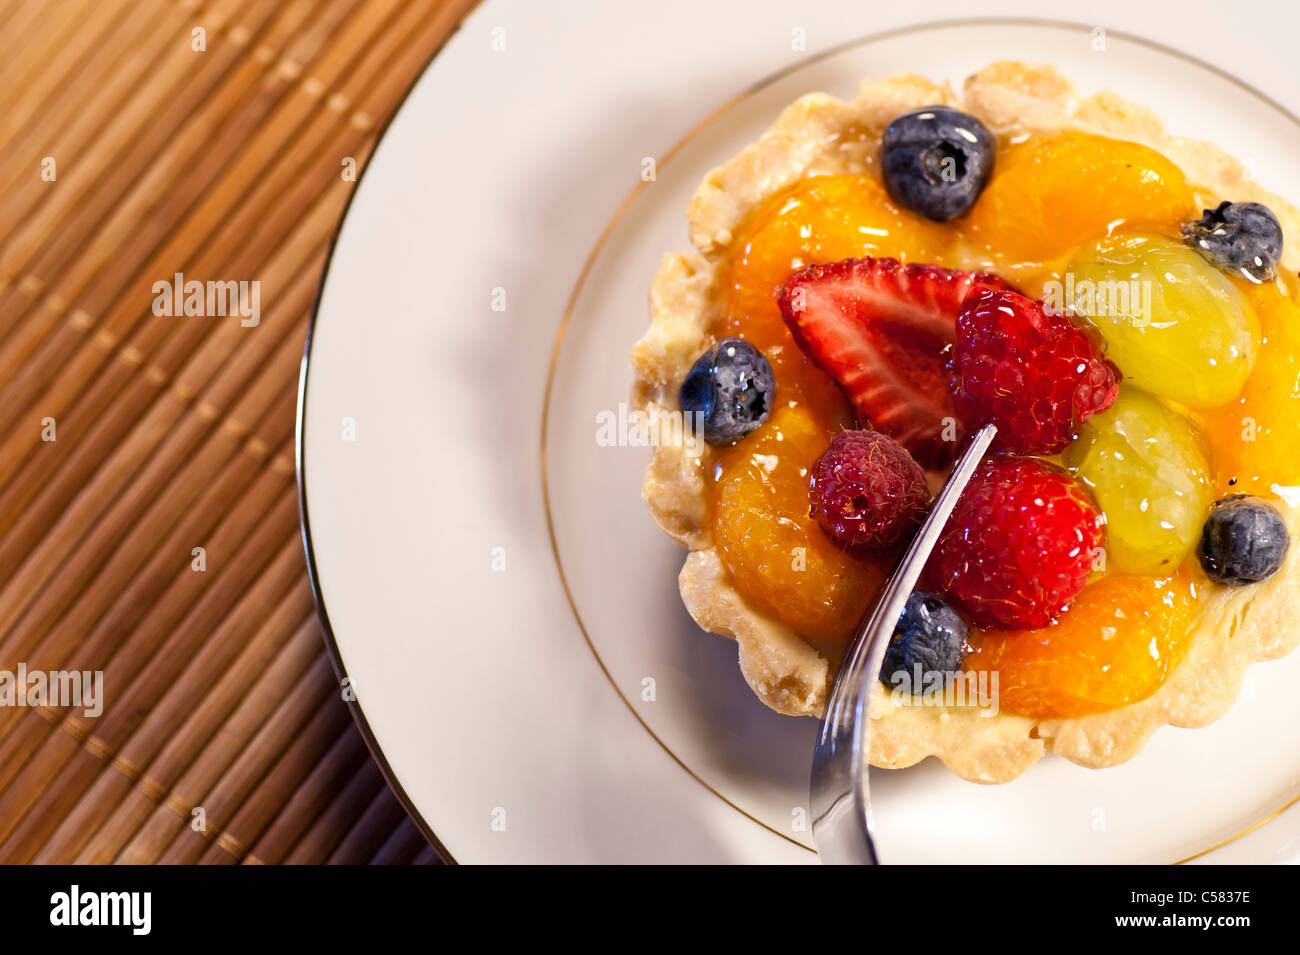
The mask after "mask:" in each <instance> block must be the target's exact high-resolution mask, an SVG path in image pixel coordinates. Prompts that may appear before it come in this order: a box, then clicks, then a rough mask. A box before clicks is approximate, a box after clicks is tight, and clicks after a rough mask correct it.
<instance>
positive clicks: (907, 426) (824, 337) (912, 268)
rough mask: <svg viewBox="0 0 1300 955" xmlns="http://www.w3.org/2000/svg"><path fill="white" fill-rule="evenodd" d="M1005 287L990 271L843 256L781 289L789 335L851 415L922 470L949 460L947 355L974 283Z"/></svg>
mask: <svg viewBox="0 0 1300 955" xmlns="http://www.w3.org/2000/svg"><path fill="white" fill-rule="evenodd" d="M977 284H979V285H992V286H994V287H996V288H1004V289H1005V288H1010V286H1008V285H1007V284H1006V283H1005V282H1003V281H1002V280H1001V279H1000V278H998V277H997V276H995V275H989V274H987V273H983V272H961V271H957V270H955V269H944V268H940V267H939V266H937V265H924V264H920V263H909V264H907V265H904V264H903V263H901V262H899V261H898V260H897V259H875V258H870V257H868V258H861V259H845V260H844V261H842V262H835V263H833V264H831V265H812V266H809V267H807V268H804V269H800V270H799V271H797V272H795V273H794V274H792V275H791V276H790V278H789V279H787V280H786V283H785V285H783V286H782V287H781V289H780V290H779V292H778V298H777V301H778V303H779V304H780V306H781V314H782V315H784V316H785V322H786V324H787V325H788V326H790V331H791V332H793V333H794V337H795V341H797V342H798V343H799V346H800V347H801V348H802V349H803V350H804V351H805V352H806V353H807V354H808V355H809V356H810V357H811V358H812V359H813V361H814V362H816V363H817V365H818V366H819V367H820V368H821V369H822V370H823V371H825V372H826V373H827V374H829V375H830V376H831V377H832V378H834V379H835V380H836V381H837V382H839V385H840V387H841V388H842V389H844V392H845V394H846V395H848V397H849V400H850V401H852V402H853V406H854V407H855V408H857V411H858V416H859V417H860V418H862V419H863V420H865V421H867V422H869V423H870V424H871V426H872V427H874V428H875V429H876V430H877V431H883V432H884V433H885V434H887V435H889V436H890V437H891V438H893V439H894V440H895V441H897V442H898V443H899V444H901V445H902V446H903V447H905V448H907V450H908V451H910V452H911V453H912V456H913V457H915V458H916V460H917V461H918V462H919V463H920V464H921V465H922V466H924V467H928V468H943V467H946V466H947V465H949V464H951V463H952V459H953V457H954V456H955V453H956V450H957V447H958V443H959V441H960V438H961V429H960V425H958V426H957V427H956V433H955V434H954V433H953V432H952V430H950V431H949V433H948V435H947V437H948V440H944V424H945V419H949V420H950V421H956V420H957V415H956V412H955V411H954V408H953V399H952V393H951V391H950V389H949V383H948V379H949V374H950V373H949V369H948V355H947V354H946V352H945V350H946V349H947V348H948V346H950V345H952V344H953V343H954V341H955V340H956V319H957V314H958V312H960V311H961V303H962V299H964V298H965V297H966V293H967V291H969V290H970V288H971V286H973V285H977Z"/></svg>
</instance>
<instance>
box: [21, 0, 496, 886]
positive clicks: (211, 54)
mask: <svg viewBox="0 0 1300 955" xmlns="http://www.w3.org/2000/svg"><path fill="white" fill-rule="evenodd" d="M471 5H472V0H0V104H3V106H2V107H0V670H7V671H9V672H11V673H16V672H17V670H18V666H19V664H20V663H22V664H25V666H26V669H27V671H28V672H35V671H42V672H48V671H54V670H64V671H66V670H91V671H94V670H99V671H102V672H103V685H104V691H103V711H102V713H101V714H100V715H98V716H96V717H90V716H87V715H86V713H85V708H84V707H82V708H77V707H56V706H50V705H44V706H26V707H19V706H0V862H4V863H15V862H29V861H37V862H113V861H118V862H134V863H148V862H214V863H235V862H264V863H278V862H294V863H320V862H343V863H360V862H374V863H410V862H416V863H426V862H433V861H436V859H437V856H436V853H435V852H434V850H433V849H432V848H431V847H430V846H429V845H427V844H426V843H425V841H424V839H423V837H422V836H421V835H420V833H419V831H418V830H417V829H416V827H415V825H414V824H413V823H412V822H411V821H410V820H409V819H408V818H407V817H406V815H405V813H404V812H403V811H402V808H401V807H400V805H399V804H398V803H397V801H396V799H395V798H394V797H393V795H392V794H391V792H390V791H389V789H388V787H387V786H386V785H385V783H384V781H383V778H382V776H381V775H380V772H379V769H378V767H377V766H376V765H375V763H374V762H373V760H372V759H371V758H370V755H369V753H368V752H367V750H366V747H365V744H364V743H363V741H362V739H361V736H360V734H359V733H358V732H357V730H356V728H355V727H354V725H353V723H352V721H351V719H350V717H349V714H348V712H347V709H346V707H345V705H344V704H343V702H342V699H341V694H340V691H339V687H338V684H337V681H336V679H335V676H334V674H333V672H332V670H331V668H330V664H329V661H328V659H327V657H326V656H325V652H324V648H323V643H322V640H321V634H320V631H319V629H318V626H317V620H316V616H315V610H314V607H313V604H312V597H311V590H310V586H309V584H308V580H307V575H306V569H305V564H304V559H303V553H302V545H301V543H300V540H299V536H298V521H297V505H296V492H295V484H294V469H293V426H294V410H295V409H294V405H295V398H296V394H297V370H298V363H299V359H300V357H301V354H302V346H303V340H304V336H305V333H306V328H307V321H308V316H309V314H310V310H311V307H312V301H313V297H314V295H315V291H316V287H317V283H318V281H319V278H320V274H321V268H322V265H323V262H324V253H325V249H326V246H327V244H328V242H329V239H330V237H331V235H332V234H333V232H334V229H335V226H336V224H337V222H338V219H339V216H340V214H341V213H342V210H343V207H344V203H345V202H346V200H347V197H348V194H349V191H350V190H351V189H352V187H353V181H352V179H353V177H351V176H349V175H347V163H346V162H345V160H346V159H348V158H351V159H352V160H354V161H355V165H356V167H357V168H360V167H361V166H362V165H364V162H365V158H366V157H367V156H368V155H369V152H370V150H371V148H372V147H373V146H374V143H375V140H376V137H377V135H378V133H379V130H380V129H381V128H382V126H383V124H384V123H385V121H386V120H387V119H388V117H389V116H390V115H391V114H392V112H393V111H394V110H395V109H396V107H397V105H398V103H399V102H400V100H401V98H402V96H403V94H404V93H405V91H406V90H407V88H408V87H409V86H410V85H411V83H412V82H413V81H414V80H415V78H416V77H417V76H418V74H419V73H420V70H421V68H422V67H423V66H424V65H425V63H426V62H427V61H428V60H429V58H430V57H431V56H432V55H433V53H434V52H435V51H436V50H437V49H438V47H439V46H440V45H441V44H442V42H443V41H444V40H445V39H446V38H447V37H448V36H449V34H450V33H451V32H452V31H453V30H454V29H455V27H456V25H457V24H458V23H459V22H460V20H461V19H462V17H463V16H464V14H465V13H466V12H467V10H468V8H469V7H470V6H471ZM176 273H182V274H183V275H184V276H185V279H186V280H191V279H193V280H198V281H201V282H208V281H241V280H242V281H248V282H254V281H255V282H257V283H259V286H260V322H259V323H258V324H257V325H256V326H255V327H245V325H244V324H243V323H241V321H240V318H239V317H238V316H229V315H227V316H224V317H215V316H213V317H200V316H188V317H185V316H181V317H166V316H160V315H158V314H156V313H155V310H154V299H155V292H154V291H153V286H154V283H156V282H159V281H164V282H170V281H172V280H173V277H174V275H175V274H176ZM195 548H202V550H201V551H196V550H195ZM200 823H201V824H202V825H200ZM200 830H201V831H200Z"/></svg>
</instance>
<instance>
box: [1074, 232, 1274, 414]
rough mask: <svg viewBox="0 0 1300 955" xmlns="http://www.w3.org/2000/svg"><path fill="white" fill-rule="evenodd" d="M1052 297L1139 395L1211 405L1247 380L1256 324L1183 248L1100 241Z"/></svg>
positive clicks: (1144, 241) (1148, 239)
mask: <svg viewBox="0 0 1300 955" xmlns="http://www.w3.org/2000/svg"><path fill="white" fill-rule="evenodd" d="M1059 291H1060V298H1061V301H1062V302H1063V303H1064V304H1065V305H1066V306H1067V307H1072V308H1073V310H1074V313H1075V314H1076V315H1079V316H1080V317H1083V318H1086V319H1087V320H1088V321H1090V322H1092V324H1094V325H1095V326H1096V327H1097V329H1098V330H1099V331H1100V332H1101V334H1102V336H1103V337H1104V338H1105V339H1106V346H1107V350H1106V354H1107V357H1109V358H1110V360H1111V361H1113V362H1115V364H1116V365H1118V366H1119V370H1120V371H1121V372H1123V374H1124V378H1125V379H1126V380H1128V381H1129V382H1131V383H1132V384H1135V385H1137V386H1138V387H1139V388H1141V389H1142V390H1143V391H1148V392H1151V393H1152V394H1155V395H1160V396H1162V397H1165V398H1169V399H1170V400H1172V401H1177V402H1180V403H1181V404H1185V405H1191V406H1193V407H1198V408H1213V407H1217V406H1218V405H1222V404H1226V403H1227V402H1229V401H1231V400H1232V399H1233V398H1235V397H1237V395H1238V394H1240V393H1241V389H1242V387H1243V386H1244V385H1245V383H1246V378H1247V377H1248V376H1249V375H1250V369H1251V366H1252V365H1253V364H1254V362H1255V355H1256V353H1257V352H1258V350H1259V339H1260V329H1259V318H1258V316H1256V314H1255V310H1254V308H1253V307H1252V306H1251V304H1250V303H1249V302H1248V301H1247V300H1246V297H1245V296H1244V295H1242V293H1241V292H1240V290H1238V289H1237V287H1236V286H1235V285H1233V284H1232V281H1231V280H1230V279H1229V278H1228V277H1227V276H1226V275H1224V274H1223V273H1222V272H1220V271H1219V270H1218V269H1216V268H1215V267H1214V266H1212V265H1210V264H1209V263H1208V262H1206V261H1205V259H1204V258H1202V257H1201V255H1200V254H1199V253H1198V252H1196V251H1195V250H1193V249H1190V248H1188V247H1187V246H1184V245H1178V244H1176V243H1174V242H1172V241H1170V240H1169V239H1165V238H1163V237H1159V236H1152V235H1130V236H1125V237H1115V236H1112V237H1107V238H1105V239H1103V240H1102V241H1101V242H1099V243H1098V244H1097V245H1096V246H1095V247H1094V248H1093V249H1091V250H1090V251H1088V252H1087V253H1085V254H1084V255H1082V256H1081V257H1080V258H1078V259H1077V260H1076V261H1075V262H1074V263H1073V264H1072V265H1071V266H1070V269H1069V270H1068V271H1067V273H1066V276H1065V282H1064V283H1063V285H1062V287H1061V289H1060V290H1059ZM1049 304H1050V300H1049Z"/></svg>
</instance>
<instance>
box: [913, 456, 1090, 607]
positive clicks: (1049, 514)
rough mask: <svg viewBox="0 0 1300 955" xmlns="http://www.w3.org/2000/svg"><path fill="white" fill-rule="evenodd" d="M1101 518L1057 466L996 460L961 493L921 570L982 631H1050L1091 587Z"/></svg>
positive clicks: (1026, 460) (983, 466) (985, 465)
mask: <svg viewBox="0 0 1300 955" xmlns="http://www.w3.org/2000/svg"><path fill="white" fill-rule="evenodd" d="M1099 518H1100V512H1099V511H1098V510H1097V508H1096V506H1095V505H1094V504H1093V502H1092V499H1091V498H1089V497H1088V494H1087V492H1086V491H1085V490H1084V488H1083V485H1082V484H1080V483H1079V482H1078V481H1076V480H1075V479H1074V478H1072V477H1070V476H1069V475H1068V474H1066V473H1065V472H1064V471H1063V470H1061V469H1060V468H1058V467H1056V466H1055V465H1051V464H1048V463H1046V462H1044V461H1039V460H1037V459H1034V458H1010V457H1004V458H993V459H990V460H988V461H986V462H984V463H983V464H981V465H980V467H979V469H978V470H977V471H976V472H975V474H974V475H973V476H972V477H971V480H970V484H968V485H967V486H966V489H965V490H964V491H963V492H962V495H961V498H960V499H959V500H958V501H957V506H956V508H955V509H954V510H953V512H952V516H951V517H950V518H948V523H947V525H946V526H945V527H944V529H943V534H942V535H941V536H940V538H939V543H938V544H937V545H936V546H935V549H934V553H933V554H932V555H931V558H930V563H929V565H928V566H927V568H926V572H927V575H928V576H929V577H930V579H931V580H932V582H933V586H934V587H935V589H936V590H939V591H940V592H942V593H943V594H945V595H946V596H948V597H949V598H950V599H951V600H952V601H953V602H954V603H956V604H957V605H958V606H959V607H961V608H962V609H963V610H965V611H966V613H967V614H968V615H969V616H970V617H971V619H972V620H973V621H974V622H975V623H976V624H977V625H979V626H984V627H1006V628H1010V629H1025V628H1029V627H1043V626H1047V625H1048V624H1050V623H1053V622H1054V621H1055V620H1056V618H1057V617H1058V616H1059V615H1060V614H1061V613H1062V612H1063V611H1064V610H1065V609H1066V608H1067V607H1068V606H1069V605H1070V601H1071V600H1073V599H1074V598H1075V596H1076V595H1077V594H1078V593H1079V591H1080V590H1082V589H1083V585H1084V584H1086V583H1087V582H1088V572H1089V570H1090V569H1091V565H1092V560H1093V554H1094V552H1095V550H1096V548H1097V547H1099V546H1100V545H1101V540H1102V532H1101V528H1100V527H1099V526H1098V520H1099Z"/></svg>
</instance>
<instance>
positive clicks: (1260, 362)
mask: <svg viewBox="0 0 1300 955" xmlns="http://www.w3.org/2000/svg"><path fill="white" fill-rule="evenodd" d="M1242 285H1243V286H1244V287H1245V291H1246V295H1247V297H1248V298H1249V299H1250V300H1251V302H1252V304H1253V305H1254V306H1255V311H1256V313H1257V314H1258V315H1259V323H1260V330H1261V332H1262V333H1263V339H1262V344H1261V345H1260V348H1259V355H1258V357H1257V358H1256V360H1255V367H1254V368H1253V369H1252V371H1251V373H1250V377H1249V378H1248V379H1246V386H1245V388H1243V389H1242V392H1241V395H1240V396H1239V397H1238V398H1236V400H1234V401H1230V402H1228V403H1227V404H1226V405H1223V406H1222V407H1219V408H1215V409H1213V410H1211V411H1206V412H1203V413H1202V429H1203V430H1204V432H1205V433H1206V434H1207V435H1208V436H1209V438H1210V447H1211V451H1210V469H1211V472H1212V473H1211V479H1212V481H1213V484H1214V488H1215V492H1216V497H1222V496H1223V495H1225V494H1261V495H1270V494H1272V490H1271V487H1272V485H1273V484H1282V485H1295V484H1300V307H1297V306H1296V304H1295V303H1294V302H1292V301H1291V300H1290V299H1289V298H1287V297H1286V296H1285V295H1283V294H1282V293H1281V292H1279V291H1278V289H1277V287H1276V286H1275V285H1272V284H1270V285H1264V286H1247V285H1246V283H1244V282H1243V283H1242Z"/></svg>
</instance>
